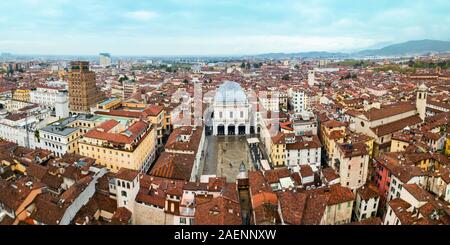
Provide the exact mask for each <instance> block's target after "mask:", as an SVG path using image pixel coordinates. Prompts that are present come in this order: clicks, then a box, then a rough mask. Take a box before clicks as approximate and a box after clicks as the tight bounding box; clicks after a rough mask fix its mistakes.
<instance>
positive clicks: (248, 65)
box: [247, 62, 252, 70]
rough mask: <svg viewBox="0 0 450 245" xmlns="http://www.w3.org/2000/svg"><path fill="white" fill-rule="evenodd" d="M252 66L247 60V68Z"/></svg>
mask: <svg viewBox="0 0 450 245" xmlns="http://www.w3.org/2000/svg"><path fill="white" fill-rule="evenodd" d="M251 68H252V65H250V62H247V70H250V69H251Z"/></svg>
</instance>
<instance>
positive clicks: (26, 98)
mask: <svg viewBox="0 0 450 245" xmlns="http://www.w3.org/2000/svg"><path fill="white" fill-rule="evenodd" d="M30 92H31V90H29V89H17V90H15V91H14V93H13V100H18V101H23V102H30Z"/></svg>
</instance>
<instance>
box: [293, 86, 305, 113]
mask: <svg viewBox="0 0 450 245" xmlns="http://www.w3.org/2000/svg"><path fill="white" fill-rule="evenodd" d="M291 94H292V99H291V106H292V107H293V109H294V112H295V113H301V112H304V111H306V110H308V108H309V106H308V95H306V93H305V92H304V91H301V90H294V91H292V93H291Z"/></svg>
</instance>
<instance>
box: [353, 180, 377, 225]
mask: <svg viewBox="0 0 450 245" xmlns="http://www.w3.org/2000/svg"><path fill="white" fill-rule="evenodd" d="M379 202H380V194H379V192H378V189H377V187H375V186H373V185H368V186H363V187H361V188H359V189H358V190H357V191H356V201H355V206H354V212H353V215H354V217H355V220H358V221H362V220H365V219H369V218H373V217H376V215H377V210H378V205H379Z"/></svg>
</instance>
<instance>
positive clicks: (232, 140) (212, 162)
mask: <svg viewBox="0 0 450 245" xmlns="http://www.w3.org/2000/svg"><path fill="white" fill-rule="evenodd" d="M246 140H247V138H246V137H245V136H241V137H238V136H208V137H207V144H208V146H207V154H206V156H205V160H204V162H203V164H204V167H203V175H217V176H219V177H220V176H223V177H227V182H234V181H235V180H236V176H237V175H238V173H239V166H240V165H241V163H242V162H244V164H245V166H246V167H247V169H249V162H250V161H249V154H248V152H249V151H248V145H247V142H246Z"/></svg>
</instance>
